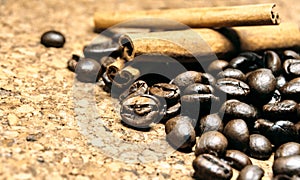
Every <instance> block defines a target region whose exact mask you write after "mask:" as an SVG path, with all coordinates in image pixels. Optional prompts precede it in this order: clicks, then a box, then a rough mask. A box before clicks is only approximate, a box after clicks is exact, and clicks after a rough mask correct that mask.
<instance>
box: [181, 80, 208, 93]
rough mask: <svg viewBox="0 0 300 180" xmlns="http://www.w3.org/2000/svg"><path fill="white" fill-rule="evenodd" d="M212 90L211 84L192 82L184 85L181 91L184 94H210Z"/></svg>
mask: <svg viewBox="0 0 300 180" xmlns="http://www.w3.org/2000/svg"><path fill="white" fill-rule="evenodd" d="M213 91H214V89H213V87H212V86H211V85H206V84H201V83H194V84H191V85H189V86H188V87H186V88H185V89H184V91H183V94H184V95H191V94H212V93H213Z"/></svg>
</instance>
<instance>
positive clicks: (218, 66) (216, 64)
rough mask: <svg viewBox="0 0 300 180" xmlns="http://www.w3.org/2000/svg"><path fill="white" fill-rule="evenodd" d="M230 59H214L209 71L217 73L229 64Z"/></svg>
mask: <svg viewBox="0 0 300 180" xmlns="http://www.w3.org/2000/svg"><path fill="white" fill-rule="evenodd" d="M228 64H229V63H228V61H225V60H219V59H217V60H214V61H212V62H211V63H210V64H209V65H208V68H207V71H208V72H209V73H212V74H216V73H218V72H220V71H223V70H224V69H226V67H227V66H228Z"/></svg>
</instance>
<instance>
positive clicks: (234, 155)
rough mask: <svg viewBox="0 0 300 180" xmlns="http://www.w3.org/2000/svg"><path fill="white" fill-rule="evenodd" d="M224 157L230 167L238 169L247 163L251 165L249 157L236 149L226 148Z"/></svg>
mask: <svg viewBox="0 0 300 180" xmlns="http://www.w3.org/2000/svg"><path fill="white" fill-rule="evenodd" d="M224 159H225V160H226V162H227V163H228V164H229V165H230V166H231V167H233V168H235V169H237V170H239V171H240V170H242V169H243V168H244V167H245V166H247V165H252V161H251V160H250V158H249V157H248V156H247V155H246V154H245V153H243V152H241V151H238V150H227V151H226V154H225V157H224Z"/></svg>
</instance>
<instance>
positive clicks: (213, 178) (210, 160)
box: [193, 154, 233, 180]
mask: <svg viewBox="0 0 300 180" xmlns="http://www.w3.org/2000/svg"><path fill="white" fill-rule="evenodd" d="M193 168H194V170H195V173H194V176H195V177H196V178H197V179H203V180H226V179H230V178H231V177H232V175H233V172H232V168H231V167H230V166H229V165H228V164H226V163H225V162H224V161H222V160H221V159H219V158H218V157H216V156H213V155H211V154H202V155H200V156H198V157H196V159H195V160H194V161H193Z"/></svg>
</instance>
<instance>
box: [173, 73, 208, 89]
mask: <svg viewBox="0 0 300 180" xmlns="http://www.w3.org/2000/svg"><path fill="white" fill-rule="evenodd" d="M172 83H173V84H175V85H177V86H178V87H179V88H180V90H182V91H183V90H184V89H185V88H186V87H187V86H189V85H191V84H194V83H204V84H208V79H205V78H204V77H203V75H202V73H201V72H196V71H186V72H184V73H181V74H179V75H178V76H176V77H175V78H174V80H173V82H172Z"/></svg>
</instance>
